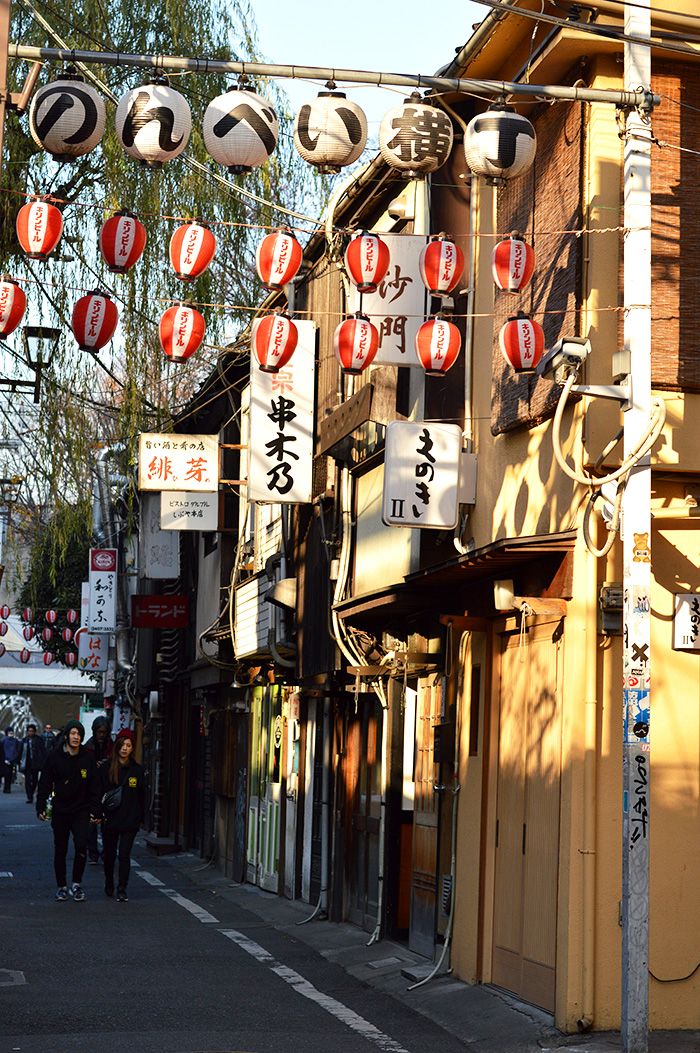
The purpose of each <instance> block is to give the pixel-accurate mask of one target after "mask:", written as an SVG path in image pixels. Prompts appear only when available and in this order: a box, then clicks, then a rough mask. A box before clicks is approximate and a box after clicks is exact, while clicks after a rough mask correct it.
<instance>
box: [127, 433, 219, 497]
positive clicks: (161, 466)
mask: <svg viewBox="0 0 700 1053" xmlns="http://www.w3.org/2000/svg"><path fill="white" fill-rule="evenodd" d="M218 488H219V436H218V435H177V434H174V433H171V434H169V435H168V434H164V435H159V434H157V433H153V432H142V433H141V435H139V490H197V491H200V490H204V491H214V490H218Z"/></svg>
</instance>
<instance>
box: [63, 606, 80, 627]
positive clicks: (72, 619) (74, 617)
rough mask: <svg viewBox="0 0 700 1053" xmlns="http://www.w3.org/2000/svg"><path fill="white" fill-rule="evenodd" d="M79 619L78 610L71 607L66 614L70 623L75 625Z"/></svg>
mask: <svg viewBox="0 0 700 1053" xmlns="http://www.w3.org/2000/svg"><path fill="white" fill-rule="evenodd" d="M77 620H78V612H77V611H74V610H73V609H72V608H71V610H69V611H68V614H67V615H66V621H67V622H68V624H69V625H75V623H76V622H77Z"/></svg>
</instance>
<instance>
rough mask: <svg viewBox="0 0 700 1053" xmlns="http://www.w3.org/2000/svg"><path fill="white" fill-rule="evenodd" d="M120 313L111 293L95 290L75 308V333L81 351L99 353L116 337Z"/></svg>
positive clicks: (83, 297)
mask: <svg viewBox="0 0 700 1053" xmlns="http://www.w3.org/2000/svg"><path fill="white" fill-rule="evenodd" d="M118 321H119V312H118V311H117V308H116V307H115V305H114V304H113V303H112V299H111V297H110V295H109V293H106V292H102V291H101V290H100V289H93V291H92V292H89V293H88V294H87V295H86V296H81V297H80V299H79V300H78V302H77V303H76V305H75V307H74V308H73V333H74V335H75V339H76V340H77V341H78V347H79V348H80V350H81V351H93V352H94V351H99V350H100V348H101V347H104V346H105V344H108V343H109V342H110V340H111V339H112V337H113V336H114V330H115V329H116V328H117V322H118Z"/></svg>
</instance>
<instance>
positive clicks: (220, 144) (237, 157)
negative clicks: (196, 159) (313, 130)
mask: <svg viewBox="0 0 700 1053" xmlns="http://www.w3.org/2000/svg"><path fill="white" fill-rule="evenodd" d="M279 133H280V126H279V121H278V119H277V114H276V113H275V110H274V108H273V107H272V106H271V105H270V103H269V102H267V101H266V100H265V99H263V98H261V97H260V95H256V94H255V92H253V91H241V90H240V89H238V88H231V89H230V90H229V91H225V92H224V94H223V95H217V97H216V98H215V99H212V101H211V102H210V103H209V105H208V106H207V108H206V111H205V113H204V122H203V124H202V134H203V136H204V145H205V146H206V148H207V152H208V153H209V154H210V155H211V156H212V157H213V158H214V160H215V161H216V162H217V163H218V164H220V165H225V166H226V167H227V168H228V170H229V172H231V173H233V174H234V175H237V174H238V173H240V172H251V171H252V170H253V169H254V168H257V167H258V166H259V165H262V164H264V163H265V161H267V159H268V157H269V156H270V154H271V153H272V151H273V150H274V148H275V146H276V145H277V139H278V136H279Z"/></svg>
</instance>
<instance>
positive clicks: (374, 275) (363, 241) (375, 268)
mask: <svg viewBox="0 0 700 1053" xmlns="http://www.w3.org/2000/svg"><path fill="white" fill-rule="evenodd" d="M345 270H346V271H347V272H348V277H349V278H350V281H351V282H352V283H353V285H356V286H357V290H358V292H361V293H373V292H376V291H377V286H378V285H379V283H380V281H381V280H382V278H383V277H384V275H385V274H386V272H387V271H388V270H389V247H388V245H387V244H386V242H384V241H382V239H381V238H378V237H377V235H376V234H369V233H368V232H367V231H366V230H363V231H360V233H358V234H355V236H354V237H353V238H352V239H351V241H350V242H349V244H348V247H347V248H346V250H345Z"/></svg>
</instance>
